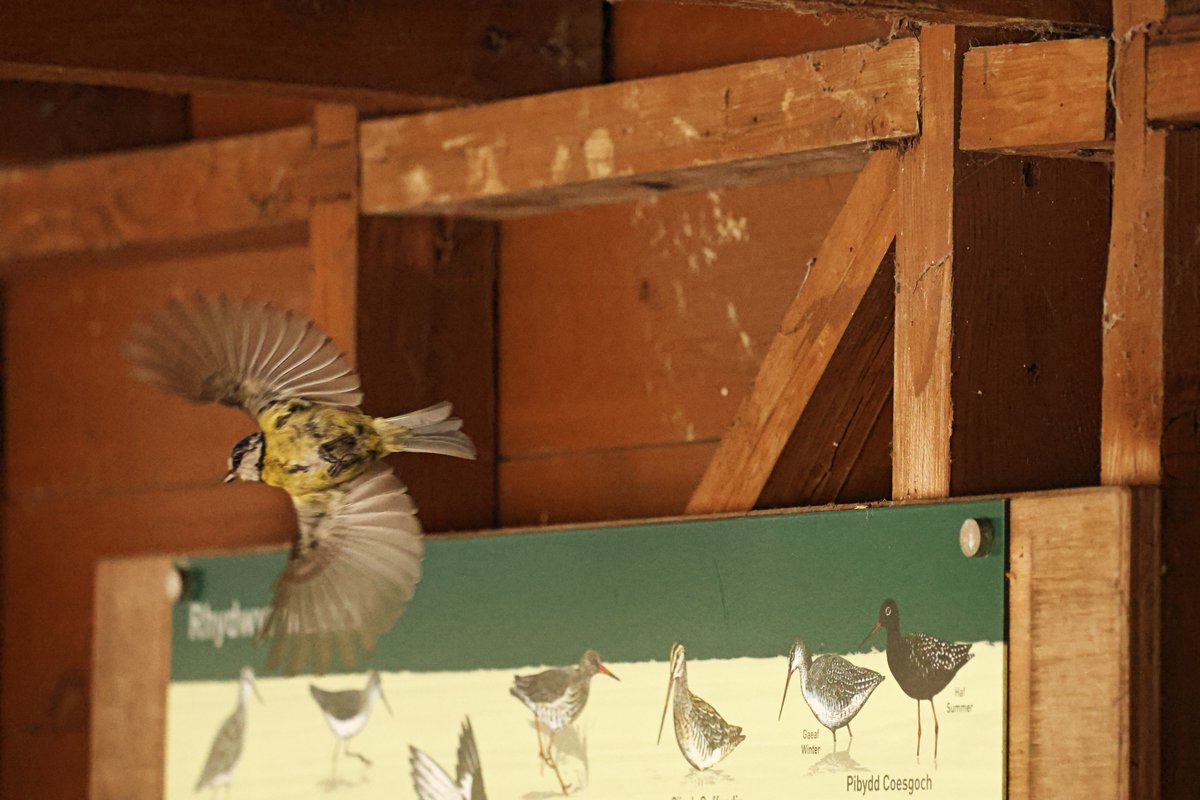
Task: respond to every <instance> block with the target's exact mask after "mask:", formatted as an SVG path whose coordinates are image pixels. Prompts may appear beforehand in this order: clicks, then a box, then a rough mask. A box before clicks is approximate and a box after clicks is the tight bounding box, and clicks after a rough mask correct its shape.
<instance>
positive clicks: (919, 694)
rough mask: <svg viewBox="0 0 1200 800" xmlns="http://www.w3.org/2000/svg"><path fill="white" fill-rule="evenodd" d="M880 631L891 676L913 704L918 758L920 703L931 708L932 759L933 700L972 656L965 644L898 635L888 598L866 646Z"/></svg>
mask: <svg viewBox="0 0 1200 800" xmlns="http://www.w3.org/2000/svg"><path fill="white" fill-rule="evenodd" d="M880 628H884V629H886V630H887V660H888V668H889V669H890V670H891V671H892V677H893V678H895V679H896V683H898V684H900V688H901V689H903V690H904V693H905V694H906V695H908V696H909V697H911V698H913V699H914V700H916V701H917V755H918V756H919V755H921V701H922V700H928V701H929V707H930V708H931V709H933V757H934V758H937V752H938V718H937V708H936V707H935V706H934V703H933V697H934V695H936V694H937V693H938V692H940V691H941V690H942V689H945V688H946V686H947V685H948V684H949V683H950V681H951V680H953V679H954V676H955V675H956V674H957V673H958V671H959V670H960V669H962V666H963V664H966V663H967V662H968V661H970V660H971V658H972V657H973V654H972V653H970V652H968V651H969V650H970V649H971V645H969V644H955V643H954V642H947V641H945V640H943V639H938V638H936V637H934V636H928V635H926V634H924V633H909V634H906V635H901V633H900V607H899V606H898V605H896V601H895V600H893V599H891V598H890V597H889V598H888V599H887V600H884V601H883V605H881V606H880V607H879V619H878V620H877V621H876V622H875V627H874V628H871V632H870V633H868V634H867V637H866V639H863V642H864V643H866V641H867V639H870V638H871V636H872V635H874V633H875V631H877V630H879V629H880Z"/></svg>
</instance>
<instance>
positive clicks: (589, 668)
mask: <svg viewBox="0 0 1200 800" xmlns="http://www.w3.org/2000/svg"><path fill="white" fill-rule="evenodd" d="M579 666H580V668H582V670H583V672H584V674H585V675H595V674H596V673H597V672H599V673H600V674H601V675H607V676H608V677H610V678H612V679H613V680H618V681H619V680H621V679H620V678H618V677H617V676H616V675H613V674H612V673H611V672H609V671H608V667H606V666H604V662H602V661H601V660H600V654H599V653H597V652H596V651H595V650H588V651H587V652H585V653H584V654H583V658H582V659H580V661H579Z"/></svg>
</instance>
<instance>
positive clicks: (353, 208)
mask: <svg viewBox="0 0 1200 800" xmlns="http://www.w3.org/2000/svg"><path fill="white" fill-rule="evenodd" d="M313 138H314V145H315V146H316V147H317V148H318V149H319V148H326V147H353V148H357V146H358V109H356V108H355V107H354V106H349V105H338V104H332V103H319V104H318V105H317V106H316V109H315V112H314V115H313ZM355 164H357V160H356V161H355ZM346 178H347V180H346V183H345V185H344V186H343V187H342V190H341V191H340V192H338V193H337V194H336V195H333V196H331V197H322V198H318V199H317V200H315V201H314V202H313V206H312V211H311V214H310V216H309V233H308V236H309V240H308V241H309V251H310V252H311V254H312V262H313V278H312V301H311V313H312V316H313V319H314V320H316V321H317V323H318V324H319V325H320V326H321V327H322V328H323V329H324V330H325V332H326V333H328V334H329V335H330V336H331V337H332V338H333V340H334V341H335V342H337V344H338V346H339V347H341V348H342V350H343V351H344V352H345V353H346V355H347V356H349V357H350V359H351V361H353V360H354V358H355V352H356V350H357V337H356V335H355V330H356V329H355V326H356V325H357V322H356V318H357V310H356V309H357V303H358V175H357V169H356V170H355V174H353V175H348V176H346Z"/></svg>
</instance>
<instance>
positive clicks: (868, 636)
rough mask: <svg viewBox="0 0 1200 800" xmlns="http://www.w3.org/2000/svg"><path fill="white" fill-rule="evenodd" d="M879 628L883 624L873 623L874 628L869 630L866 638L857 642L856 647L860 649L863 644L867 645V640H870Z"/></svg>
mask: <svg viewBox="0 0 1200 800" xmlns="http://www.w3.org/2000/svg"><path fill="white" fill-rule="evenodd" d="M881 627H883V623H882V622H876V623H875V627H874V628H871V632H870V633H868V634H867V635H866V636H864V637H863V640H862V641H861V642H859V643H858V646H859V647H862V646H863V645H864V644H866V643H867V639H870V638H871V637H872V636H874V635H875V631H877V630H879V629H880V628H881Z"/></svg>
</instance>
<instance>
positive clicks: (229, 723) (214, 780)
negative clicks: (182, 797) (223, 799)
mask: <svg viewBox="0 0 1200 800" xmlns="http://www.w3.org/2000/svg"><path fill="white" fill-rule="evenodd" d="M251 692H254V695H255V696H256V697H257V698H258V699H259V701H260V702H262V695H261V694H259V693H258V685H257V684H256V683H255V682H254V670H252V669H250V668H249V667H243V668H242V674H241V678H240V680H239V681H238V704H237V708H236V709H234V712H233V713H232V714H230V715H229V717H228V719H226V720H225V722H223V723H221V727H220V728H219V729H218V730H217V735H216V738H214V739H213V743H212V748H211V749H209V751H208V760H207V761H205V762H204V769H203V770H201V772H200V780H198V781H196V791H197V792H198V791H200V790H201V789H212V790H213V794H214V795H215V794H216V793H217V788H218V787H221V786H224V787H225V793H226V796H228V795H229V793H230V792H232V791H233V788H232V784H233V775H234V773H235V772H236V771H237V767H238V763H239V762H241V760H242V748H243V746H244V745H245V743H246V701H247V700H248V699H250V693H251Z"/></svg>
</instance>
